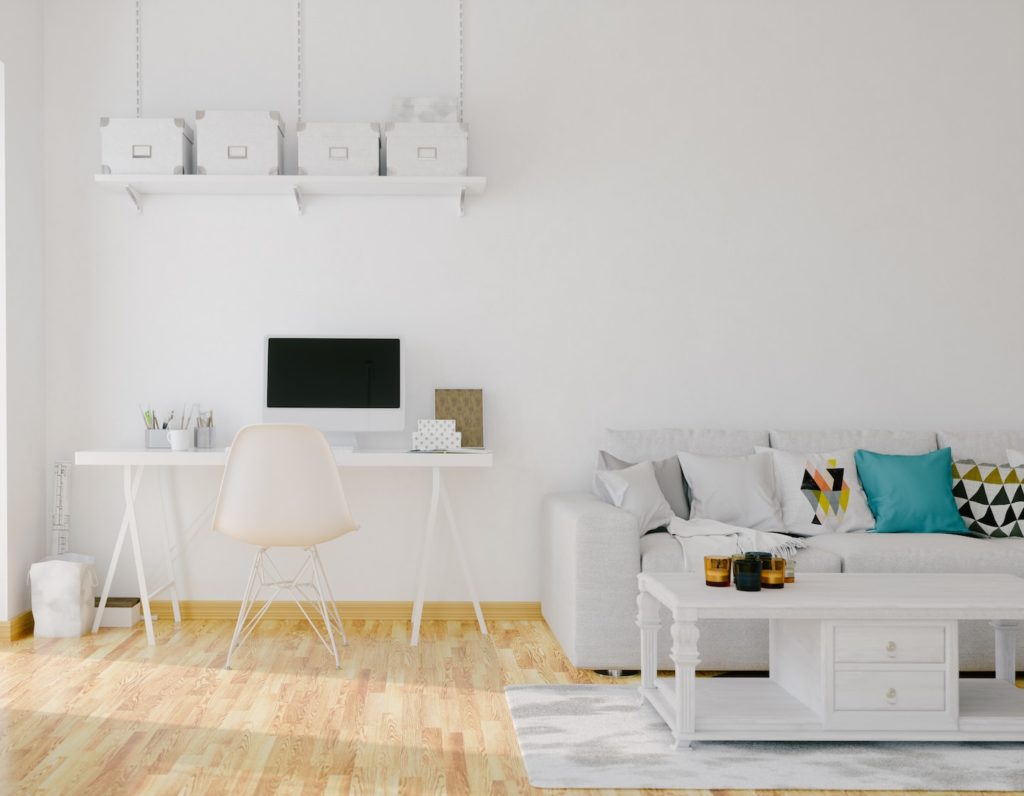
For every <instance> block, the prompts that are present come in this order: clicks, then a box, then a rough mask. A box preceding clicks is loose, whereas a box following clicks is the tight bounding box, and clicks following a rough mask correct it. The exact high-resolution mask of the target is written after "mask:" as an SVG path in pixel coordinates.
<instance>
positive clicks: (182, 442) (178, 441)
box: [167, 428, 192, 451]
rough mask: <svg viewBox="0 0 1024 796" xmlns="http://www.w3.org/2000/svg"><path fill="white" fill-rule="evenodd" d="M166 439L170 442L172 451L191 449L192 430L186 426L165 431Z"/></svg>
mask: <svg viewBox="0 0 1024 796" xmlns="http://www.w3.org/2000/svg"><path fill="white" fill-rule="evenodd" d="M167 441H168V442H169V443H171V450H172V451H188V450H192V431H191V430H190V429H187V428H179V429H175V430H174V431H168V432H167Z"/></svg>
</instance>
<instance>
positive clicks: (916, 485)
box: [854, 448, 970, 534]
mask: <svg viewBox="0 0 1024 796" xmlns="http://www.w3.org/2000/svg"><path fill="white" fill-rule="evenodd" d="M854 457H855V459H856V462H857V475H858V476H859V477H860V483H861V485H862V486H863V487H864V492H865V493H867V496H868V506H869V507H870V509H871V513H872V514H874V515H875V533H962V534H969V533H970V531H969V530H967V527H966V526H965V525H964V521H963V519H962V518H961V517H960V512H959V511H957V508H956V501H955V500H954V499H953V489H952V484H951V474H952V472H953V453H952V451H951V450H950V449H949V448H943V449H942V450H937V451H933V452H932V453H925V454H922V455H920V456H893V455H889V454H885V453H873V452H872V451H865V450H859V451H857V452H856V454H854Z"/></svg>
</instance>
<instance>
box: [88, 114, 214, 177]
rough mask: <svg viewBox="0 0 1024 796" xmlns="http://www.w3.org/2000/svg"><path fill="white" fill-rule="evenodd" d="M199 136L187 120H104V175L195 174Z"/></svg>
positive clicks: (101, 157) (102, 145)
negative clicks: (195, 134)
mask: <svg viewBox="0 0 1024 796" xmlns="http://www.w3.org/2000/svg"><path fill="white" fill-rule="evenodd" d="M194 141H195V136H194V134H193V132H192V128H191V127H189V126H188V124H186V122H185V120H184V119H171V118H166V119H125V118H110V117H106V116H104V117H103V118H101V119H100V172H101V173H103V174H192V173H193V171H194V169H193V168H192V164H193V144H194Z"/></svg>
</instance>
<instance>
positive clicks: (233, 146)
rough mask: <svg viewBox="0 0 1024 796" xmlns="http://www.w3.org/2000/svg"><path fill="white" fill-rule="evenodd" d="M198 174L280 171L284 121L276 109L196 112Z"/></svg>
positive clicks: (281, 170) (282, 169) (282, 162)
mask: <svg viewBox="0 0 1024 796" xmlns="http://www.w3.org/2000/svg"><path fill="white" fill-rule="evenodd" d="M196 167H197V168H196V171H197V173H199V174H261V175H263V174H283V173H284V122H283V121H281V114H280V113H278V112H277V111H196Z"/></svg>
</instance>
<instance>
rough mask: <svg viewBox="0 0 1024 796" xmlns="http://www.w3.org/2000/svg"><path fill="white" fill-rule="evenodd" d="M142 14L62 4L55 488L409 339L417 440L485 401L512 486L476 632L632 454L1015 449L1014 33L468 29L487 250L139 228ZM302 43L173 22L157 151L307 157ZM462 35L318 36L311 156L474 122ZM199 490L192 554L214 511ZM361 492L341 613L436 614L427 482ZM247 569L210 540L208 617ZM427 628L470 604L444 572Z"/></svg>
mask: <svg viewBox="0 0 1024 796" xmlns="http://www.w3.org/2000/svg"><path fill="white" fill-rule="evenodd" d="M130 6H131V4H130V3H128V2H125V0H94V1H93V2H90V3H87V4H85V3H79V2H74V0H48V2H47V4H46V59H45V60H46V125H47V130H48V134H49V135H48V139H47V148H46V155H47V158H46V163H47V168H46V189H47V201H46V237H47V246H48V248H47V286H46V287H47V297H48V300H47V315H46V318H47V367H48V375H49V383H50V389H49V393H48V401H47V404H46V410H47V415H48V418H49V425H48V445H47V451H48V455H49V458H54V457H57V456H64V455H67V454H69V453H70V452H71V451H73V450H74V449H76V448H82V447H96V446H107V447H109V446H129V445H137V444H139V443H140V440H141V436H140V435H141V432H142V425H141V422H140V420H139V419H138V417H137V406H138V405H139V404H140V403H150V402H151V403H153V404H155V405H163V406H171V405H180V404H181V403H182V402H184V401H189V402H191V401H201V402H203V404H204V405H209V406H213V407H215V409H216V412H217V416H218V418H219V420H220V423H219V425H220V431H221V433H222V434H223V435H224V436H225V437H226V436H227V435H230V434H231V433H232V432H233V431H234V430H236V429H237V428H238V427H239V426H240V425H242V424H244V423H247V422H250V421H253V420H256V419H257V417H258V395H259V389H260V348H261V341H262V338H263V336H264V335H265V334H267V333H271V332H290V333H296V334H300V333H310V334H337V335H346V334H389V335H401V336H402V337H403V338H404V339H405V340H406V341H407V344H408V346H409V352H408V353H409V372H408V379H409V399H410V404H411V406H410V411H409V422H410V425H412V424H413V423H414V422H415V419H416V418H417V417H421V416H430V414H431V412H432V395H433V389H434V388H435V387H448V386H467V387H474V386H480V387H483V388H484V390H485V416H486V437H487V439H486V442H487V444H488V445H489V446H492V447H493V448H495V449H496V451H497V456H498V459H497V461H498V466H497V467H496V468H495V469H494V470H493V471H492V472H488V473H472V474H465V475H464V476H459V477H458V478H453V479H452V483H451V489H452V494H453V500H454V502H455V503H456V507H457V510H458V512H459V513H460V515H461V516H462V517H463V518H464V521H465V525H466V528H465V530H466V532H467V537H468V544H469V548H470V551H469V552H470V557H471V558H472V562H473V565H474V567H475V569H476V571H477V572H478V573H480V583H479V585H480V590H481V592H482V597H483V598H485V599H497V600H502V599H508V600H517V599H520V600H529V599H537V598H538V595H539V591H540V590H539V578H538V565H539V552H538V551H539V533H540V530H539V528H538V522H537V519H538V505H539V500H540V497H541V495H542V494H543V493H545V492H547V491H550V490H560V489H567V488H581V487H586V486H587V484H588V481H589V477H590V468H591V462H592V458H593V456H594V453H595V449H596V447H597V445H598V440H599V437H600V431H601V429H602V428H603V427H605V426H607V425H611V426H634V427H640V426H660V425H666V424H678V425H709V426H724V427H730V426H731V427H737V426H739V427H768V426H779V427H801V426H806V427H812V426H876V427H907V428H910V427H924V428H936V427H1002V426H1012V427H1020V426H1021V425H1024V424H1022V422H1021V418H1020V403H1019V396H1020V394H1021V392H1022V391H1024V370H1022V369H1021V368H1020V367H1019V357H1018V356H1017V351H1016V349H1017V346H1016V341H1017V338H1018V334H1017V333H1016V331H1015V319H1016V317H1017V314H1018V312H1019V305H1020V295H1021V292H1022V289H1024V271H1022V269H1021V268H1020V252H1021V251H1022V250H1024V223H1022V221H1024V218H1022V214H1024V183H1022V180H1021V179H1020V175H1021V174H1022V173H1024V146H1022V143H1021V142H1022V141H1024V107H1022V105H1021V102H1020V97H1021V96H1022V95H1024V46H1022V45H1024V5H1022V4H1020V3H1017V2H1012V1H1010V0H1007V1H1005V2H1004V1H1001V0H889V1H888V2H871V3H865V2H863V0H835V1H834V2H829V3H821V2H818V0H772V2H763V1H762V0H743V1H740V0H701V1H700V2H697V1H696V0H692V1H689V2H680V0H648V1H647V2H643V3H627V2H621V0H555V1H552V0H520V1H519V2H514V3H510V2H501V1H500V0H468V2H467V6H468V8H467V19H466V47H467V49H466V92H467V93H466V119H467V121H468V123H469V125H470V128H471V166H472V171H473V172H475V173H479V174H484V175H486V176H487V177H488V178H489V186H488V191H487V193H486V194H485V195H484V196H483V197H480V198H479V199H477V200H475V201H472V203H471V204H470V206H469V208H468V215H467V216H466V217H465V218H463V219H458V218H456V217H455V216H454V214H453V213H452V211H451V208H450V206H449V205H448V204H447V203H444V202H434V201H430V200H426V201H416V200H381V199H374V200H358V199H352V200H345V199H337V200H333V199H331V200H311V201H310V202H309V209H308V212H307V214H306V215H305V216H304V217H296V216H295V215H294V213H293V210H292V208H291V207H289V206H288V203H287V201H285V200H281V199H274V198H267V199H253V198H250V199H239V200H234V199H230V198H194V199H153V200H152V201H150V202H149V204H148V205H147V207H146V210H145V212H144V213H143V214H142V215H141V216H136V215H135V214H134V213H133V212H132V210H131V208H130V207H129V204H128V200H127V198H124V197H121V196H116V195H110V194H105V193H101V192H100V191H98V190H97V189H96V188H95V186H94V185H93V184H92V174H93V173H94V171H95V170H96V168H97V162H98V135H97V119H98V117H99V116H101V115H118V114H121V115H129V114H130V113H131V112H132V111H133V97H134V92H133V57H134V56H133V41H132V17H131V8H130ZM293 6H294V4H293V3H291V2H283V0H282V1H281V2H278V1H277V0H275V1H274V2H271V1H270V0H264V1H263V2H260V3H251V2H242V0H224V1H223V2H220V3H216V4H211V3H204V2H201V0H179V1H178V2H175V3H156V2H147V3H146V4H145V20H146V21H145V23H144V30H145V41H144V44H143V53H144V83H145V85H144V96H145V112H146V114H148V115H182V116H187V115H191V113H192V112H193V111H194V110H196V109H197V108H205V109H211V108H221V107H238V108H253V107H261V108H273V109H279V110H281V111H283V112H284V114H285V117H286V121H287V123H288V129H289V137H291V134H292V132H293V130H292V128H293V121H294V118H293V116H294V87H293V80H294V60H293V58H294V55H293V49H292V35H293V31H292V16H291V14H292V9H293ZM243 8H244V9H246V13H244V14H241V13H238V12H240V11H241V10H242V9H243ZM454 8H455V4H454V0H429V2H421V3H415V4H414V3H402V2H381V1H380V0H374V2H368V0H362V1H361V2H360V1H359V0H345V2H329V0H308V2H307V10H308V20H309V22H308V28H307V43H308V51H307V55H308V57H307V91H306V117H307V119H310V120H312V119H317V118H323V119H328V118H331V119H352V120H356V119H364V120H365V119H381V118H384V117H386V114H387V112H388V107H389V101H390V97H391V96H392V95H394V94H416V93H444V92H449V93H450V92H451V91H452V90H453V89H454V86H455V57H454V56H455V50H454V45H455V39H454V34H455V28H454V24H455V23H454ZM238 18H241V19H243V22H241V23H236V22H232V20H234V19H238ZM292 148H293V147H292ZM289 162H292V155H291V153H290V155H289ZM450 308H455V309H454V311H451V309H450ZM392 441H394V442H396V443H400V441H401V440H400V439H394V440H392ZM74 478H75V483H74V486H73V493H74V514H73V519H72V522H73V535H74V544H75V546H76V547H77V548H78V549H80V550H83V551H86V552H92V553H95V554H97V555H100V556H104V557H105V556H107V555H108V554H109V551H110V548H111V546H112V540H113V536H114V534H115V532H116V529H117V522H118V519H119V508H120V498H119V495H120V491H119V490H120V485H119V480H118V476H117V474H115V473H113V472H99V471H95V472H90V471H86V470H84V469H83V468H79V469H78V470H76V472H75V474H74ZM177 478H178V481H179V483H178V487H179V490H178V491H179V493H180V494H181V495H182V496H183V497H182V500H181V502H180V504H179V505H177V508H178V509H179V510H180V514H181V519H182V521H183V522H184V524H185V525H186V526H188V527H195V528H200V527H201V526H200V525H197V524H195V522H196V520H195V518H196V516H197V515H198V513H199V511H200V509H202V508H203V507H205V506H207V505H208V504H209V503H210V501H212V499H213V497H214V495H215V490H216V483H217V480H216V473H213V472H210V473H199V472H196V473H189V474H179V475H178V476H177ZM346 481H347V485H348V490H349V492H350V493H351V494H350V497H351V501H352V504H353V510H354V511H355V513H356V514H357V515H358V518H359V519H360V521H361V522H362V524H363V530H362V531H360V533H359V534H357V535H354V536H352V537H350V538H347V539H345V540H343V541H342V542H339V543H337V544H336V545H332V546H331V547H330V548H329V550H328V555H327V558H328V559H329V561H328V566H329V568H330V569H331V570H332V571H333V572H334V573H335V579H336V593H337V595H338V597H339V599H403V598H405V599H407V598H409V597H410V596H411V581H412V576H413V573H414V570H415V564H416V557H415V550H416V545H415V542H416V539H417V534H418V532H419V528H420V522H421V516H422V511H423V509H424V507H425V503H426V499H427V484H426V482H425V480H424V479H423V478H422V474H416V473H404V474H400V476H399V477H398V478H397V481H396V482H394V483H393V482H392V480H391V477H390V476H388V475H385V474H383V473H346ZM183 482H188V483H183ZM156 484H157V482H156V481H153V482H150V483H149V484H148V485H147V486H145V487H144V490H143V491H144V497H143V499H144V509H143V520H144V521H146V522H148V523H151V525H150V528H153V527H158V525H156V526H154V525H153V524H158V523H159V522H161V521H162V520H161V513H162V509H161V506H162V503H161V495H160V492H159V490H158V489H157V488H156ZM182 487H187V488H182ZM392 490H393V491H392ZM391 495H394V498H393V499H389V496H391ZM166 505H168V506H170V505H171V502H170V501H169V499H168V500H167V501H166ZM153 548H154V549H155V548H156V545H153ZM241 559H242V554H241V553H240V551H239V550H238V548H237V547H236V546H235V545H233V544H231V543H230V542H228V541H226V540H223V539H219V538H212V537H211V535H210V534H208V533H205V532H200V533H199V534H198V536H197V538H196V539H195V541H194V542H193V544H192V546H191V547H190V549H189V555H188V562H187V563H188V577H187V587H188V596H190V597H192V598H237V596H238V593H239V590H240V587H241V581H242V579H243V577H244V568H245V566H246V565H247V562H244V561H242V560H241ZM118 588H119V589H120V590H121V591H129V590H130V589H131V575H130V566H129V567H125V570H124V573H123V577H122V579H121V582H120V584H119V586H118ZM429 596H430V597H431V598H435V599H458V598H460V597H462V596H464V592H463V591H462V588H461V582H460V580H459V578H458V577H457V571H456V570H455V569H454V567H453V566H451V565H450V564H445V565H443V566H440V567H439V568H438V569H437V570H435V577H434V579H433V582H432V583H431V586H430V591H429Z"/></svg>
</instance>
